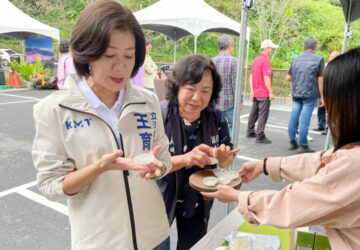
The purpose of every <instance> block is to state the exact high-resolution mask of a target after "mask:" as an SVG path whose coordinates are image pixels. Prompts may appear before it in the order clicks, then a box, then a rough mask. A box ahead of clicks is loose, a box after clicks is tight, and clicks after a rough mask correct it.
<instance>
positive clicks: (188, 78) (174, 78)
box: [166, 55, 222, 107]
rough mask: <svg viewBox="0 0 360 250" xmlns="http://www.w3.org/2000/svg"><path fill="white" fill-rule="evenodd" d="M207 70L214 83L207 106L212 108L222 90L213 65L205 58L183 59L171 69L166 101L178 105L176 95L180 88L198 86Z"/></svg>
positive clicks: (196, 56) (194, 56)
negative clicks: (188, 85)
mask: <svg viewBox="0 0 360 250" xmlns="http://www.w3.org/2000/svg"><path fill="white" fill-rule="evenodd" d="M206 69H209V70H210V71H211V75H212V78H213V81H214V85H213V92H212V94H211V98H210V102H209V106H210V107H214V106H215V104H216V103H217V102H218V100H219V95H220V91H221V88H222V83H221V78H220V75H219V73H218V72H217V71H216V67H215V65H214V63H213V62H212V61H211V60H210V59H209V58H206V57H205V56H202V55H192V56H187V57H184V58H183V59H182V60H180V61H179V62H178V63H177V64H176V65H175V66H174V68H173V69H172V71H171V74H170V75H169V76H168V78H167V82H166V86H167V93H166V99H167V100H169V101H170V102H171V103H174V104H179V102H178V99H177V95H178V93H179V89H180V87H181V86H184V85H187V84H190V85H194V84H198V83H199V82H200V81H201V78H202V75H203V74H204V71H205V70H206Z"/></svg>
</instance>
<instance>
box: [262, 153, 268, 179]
mask: <svg viewBox="0 0 360 250" xmlns="http://www.w3.org/2000/svg"><path fill="white" fill-rule="evenodd" d="M266 161H267V157H266V158H264V165H263V172H264V175H269V173H268V172H267V171H266Z"/></svg>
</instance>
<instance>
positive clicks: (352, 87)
mask: <svg viewBox="0 0 360 250" xmlns="http://www.w3.org/2000/svg"><path fill="white" fill-rule="evenodd" d="M324 102H325V108H326V110H327V112H328V116H329V128H330V131H331V134H332V135H333V138H334V148H335V150H338V149H339V148H341V147H343V146H345V145H347V144H349V143H353V142H358V141H360V47H357V48H354V49H352V50H349V51H348V52H346V53H344V54H342V55H340V56H338V57H336V58H335V59H333V60H332V61H331V62H330V63H329V64H328V65H327V66H326V68H325V72H324Z"/></svg>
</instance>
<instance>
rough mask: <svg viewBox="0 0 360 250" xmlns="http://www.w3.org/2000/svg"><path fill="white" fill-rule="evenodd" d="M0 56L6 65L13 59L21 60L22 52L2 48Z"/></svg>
mask: <svg viewBox="0 0 360 250" xmlns="http://www.w3.org/2000/svg"><path fill="white" fill-rule="evenodd" d="M0 57H1V58H2V63H3V65H4V66H7V65H9V63H10V62H11V61H14V60H16V61H18V62H19V61H20V57H21V54H19V53H17V52H16V51H13V50H11V49H0Z"/></svg>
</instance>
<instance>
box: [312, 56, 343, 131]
mask: <svg viewBox="0 0 360 250" xmlns="http://www.w3.org/2000/svg"><path fill="white" fill-rule="evenodd" d="M339 55H340V53H339V52H338V51H333V52H331V53H330V56H329V62H331V61H332V60H333V59H335V58H336V57H337V56H339ZM325 67H326V65H325ZM317 117H318V127H317V128H315V129H314V131H319V132H321V134H322V135H326V134H327V130H328V128H327V125H326V110H325V107H324V105H323V106H318V109H317Z"/></svg>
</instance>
